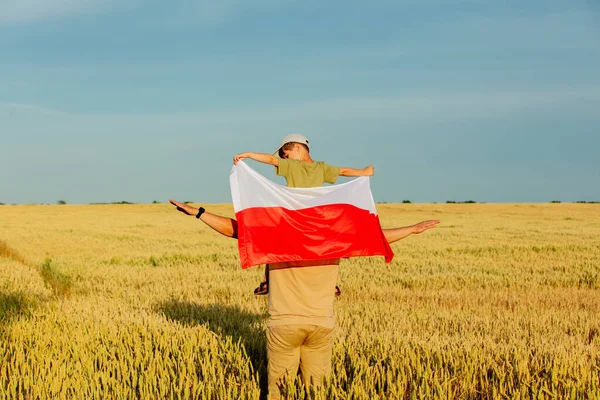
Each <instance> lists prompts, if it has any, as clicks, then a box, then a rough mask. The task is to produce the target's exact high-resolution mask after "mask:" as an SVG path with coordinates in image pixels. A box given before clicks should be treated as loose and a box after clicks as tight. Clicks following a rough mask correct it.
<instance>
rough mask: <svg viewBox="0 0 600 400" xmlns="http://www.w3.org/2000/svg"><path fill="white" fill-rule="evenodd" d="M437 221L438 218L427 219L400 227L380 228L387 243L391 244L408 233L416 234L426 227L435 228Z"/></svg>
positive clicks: (426, 228)
mask: <svg viewBox="0 0 600 400" xmlns="http://www.w3.org/2000/svg"><path fill="white" fill-rule="evenodd" d="M439 223H440V221H438V220H429V221H423V222H419V223H418V224H414V225H410V226H403V227H401V228H392V229H382V231H383V235H384V236H385V238H386V240H387V241H388V243H389V244H392V243H394V242H396V241H398V240H401V239H404V238H405V237H407V236H409V235H413V234H414V235H418V234H419V233H423V232H425V231H426V230H428V229H431V228H435V226H436V225H437V224H439Z"/></svg>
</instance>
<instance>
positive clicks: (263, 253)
mask: <svg viewBox="0 0 600 400" xmlns="http://www.w3.org/2000/svg"><path fill="white" fill-rule="evenodd" d="M230 184H231V195H232V199H233V208H234V211H235V217H236V219H237V221H238V247H239V251H240V261H241V263H242V268H248V267H251V266H254V265H260V264H270V263H276V262H286V261H288V262H289V261H315V260H327V259H332V258H347V257H356V256H384V257H385V261H386V262H390V261H391V260H392V258H393V257H394V253H393V252H392V249H391V248H390V246H389V244H388V242H387V240H386V239H385V237H384V235H383V232H382V230H381V226H380V225H379V216H378V215H377V210H376V209H375V202H374V200H373V195H372V194H371V189H370V187H369V178H368V177H360V178H357V179H354V180H352V181H350V182H347V183H342V184H338V185H331V186H322V187H317V188H307V189H305V188H288V187H285V186H282V185H279V184H277V183H274V182H271V181H270V180H268V179H267V178H265V177H264V176H262V175H260V174H259V173H258V172H256V171H255V170H253V169H252V168H250V167H249V166H248V165H247V164H245V163H244V162H243V161H240V162H238V163H237V165H234V166H233V168H232V170H231V175H230Z"/></svg>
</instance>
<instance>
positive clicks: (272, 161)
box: [233, 152, 279, 167]
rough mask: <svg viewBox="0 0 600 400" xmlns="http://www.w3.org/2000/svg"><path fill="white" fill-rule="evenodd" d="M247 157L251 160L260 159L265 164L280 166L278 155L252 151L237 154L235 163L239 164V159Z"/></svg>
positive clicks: (234, 159)
mask: <svg viewBox="0 0 600 400" xmlns="http://www.w3.org/2000/svg"><path fill="white" fill-rule="evenodd" d="M245 158H249V159H251V160H254V161H258V162H261V163H263V164H269V165H274V166H276V167H277V166H279V159H278V158H277V157H275V156H274V155H272V154H267V153H252V152H247V153H240V154H236V155H235V156H234V157H233V163H234V164H237V163H238V161H240V160H243V159H245Z"/></svg>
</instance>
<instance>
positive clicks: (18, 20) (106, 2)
mask: <svg viewBox="0 0 600 400" xmlns="http://www.w3.org/2000/svg"><path fill="white" fill-rule="evenodd" d="M120 3H122V2H119V1H117V0H0V24H22V23H29V22H36V21H41V20H46V19H55V18H61V17H66V16H72V15H79V14H88V13H98V12H103V11H106V10H109V9H113V8H116V7H118V6H119V4H120Z"/></svg>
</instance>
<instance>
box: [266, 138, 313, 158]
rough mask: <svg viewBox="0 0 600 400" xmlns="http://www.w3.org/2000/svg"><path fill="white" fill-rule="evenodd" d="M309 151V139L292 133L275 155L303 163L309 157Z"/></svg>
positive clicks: (282, 142)
mask: <svg viewBox="0 0 600 400" xmlns="http://www.w3.org/2000/svg"><path fill="white" fill-rule="evenodd" d="M309 151H310V147H309V144H308V139H307V138H306V137H305V136H304V135H301V134H299V133H292V134H290V135H287V136H286V137H285V138H283V140H282V141H281V145H280V146H279V148H278V149H277V151H276V152H275V153H274V155H276V156H279V157H280V158H286V159H288V158H289V159H291V160H300V161H301V160H304V159H305V158H306V156H308V153H309Z"/></svg>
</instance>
